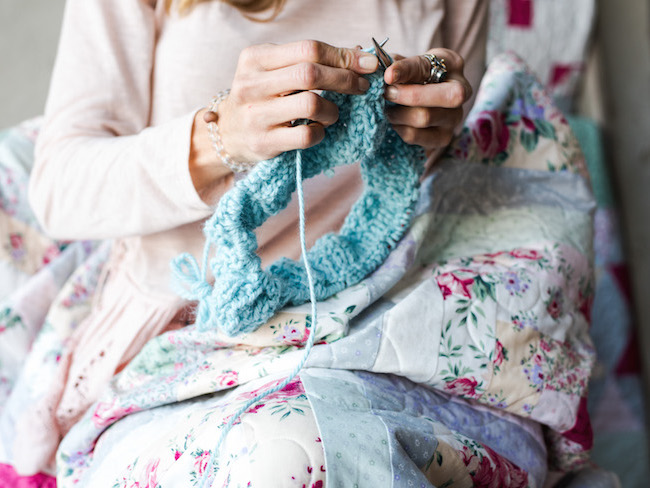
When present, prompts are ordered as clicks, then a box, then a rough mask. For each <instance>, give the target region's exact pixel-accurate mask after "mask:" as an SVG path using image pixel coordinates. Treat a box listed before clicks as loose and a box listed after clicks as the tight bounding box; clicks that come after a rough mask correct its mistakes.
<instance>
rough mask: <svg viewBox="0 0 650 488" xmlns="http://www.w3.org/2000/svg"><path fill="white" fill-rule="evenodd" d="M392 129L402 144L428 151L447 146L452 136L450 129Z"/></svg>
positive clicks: (400, 126)
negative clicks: (412, 145)
mask: <svg viewBox="0 0 650 488" xmlns="http://www.w3.org/2000/svg"><path fill="white" fill-rule="evenodd" d="M393 129H395V132H397V134H398V135H399V136H400V137H401V138H402V140H403V141H404V142H406V143H408V144H416V145H418V146H422V147H423V148H425V149H428V150H431V149H437V148H441V147H446V146H448V145H449V144H450V143H451V140H452V138H453V136H454V132H453V130H452V129H449V128H441V127H429V128H427V129H418V128H416V127H411V126H408V125H394V126H393Z"/></svg>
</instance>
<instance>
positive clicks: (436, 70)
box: [422, 53, 447, 85]
mask: <svg viewBox="0 0 650 488" xmlns="http://www.w3.org/2000/svg"><path fill="white" fill-rule="evenodd" d="M422 56H423V57H424V58H426V59H427V61H429V64H430V65H431V71H430V72H429V78H427V79H426V81H425V82H424V84H425V85H428V84H429V83H442V82H443V81H445V79H446V78H447V65H446V64H445V60H444V59H438V58H437V57H436V55H435V54H429V53H426V54H423V55H422Z"/></svg>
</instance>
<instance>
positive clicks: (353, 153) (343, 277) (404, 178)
mask: <svg viewBox="0 0 650 488" xmlns="http://www.w3.org/2000/svg"><path fill="white" fill-rule="evenodd" d="M367 78H368V80H369V81H370V88H369V89H368V91H367V92H366V93H365V94H363V95H356V96H352V95H342V94H339V93H333V92H324V93H323V94H322V96H323V97H324V98H326V99H327V100H330V101H332V102H334V103H335V104H336V105H337V106H338V107H339V120H338V121H337V122H336V123H335V124H333V125H332V126H330V127H328V128H327V130H326V132H325V138H324V140H323V141H322V142H321V143H320V144H318V145H316V146H314V147H312V148H309V149H305V150H302V151H299V152H296V151H290V152H287V153H283V154H281V155H280V156H278V157H276V158H273V159H270V160H267V161H262V162H260V163H258V164H257V166H256V167H255V168H254V169H253V170H252V171H251V172H250V173H249V175H248V176H247V177H246V178H245V179H243V180H240V181H239V182H238V183H237V184H236V185H235V186H234V187H233V188H232V189H231V190H230V191H229V192H228V193H226V194H225V195H224V196H223V197H222V198H221V200H220V201H219V204H218V206H217V209H216V211H215V213H214V214H213V215H212V217H211V218H210V219H208V220H207V221H206V223H205V226H204V234H205V236H206V248H205V252H204V260H203V261H204V263H203V272H201V269H200V268H199V266H198V264H197V262H196V260H195V259H194V258H192V257H191V256H189V255H187V254H184V255H181V256H179V257H178V258H176V260H174V262H173V268H174V271H175V273H176V276H177V277H178V278H179V281H181V282H182V283H184V285H185V286H186V287H187V289H185V290H184V291H183V293H182V294H181V296H183V297H191V298H190V299H193V300H198V301H199V303H200V304H199V312H198V314H197V320H196V324H197V327H198V328H199V329H200V330H208V329H210V328H214V327H218V328H220V329H221V330H222V331H223V332H224V333H225V334H227V335H229V336H233V335H238V334H242V333H250V332H252V331H254V330H256V329H257V328H258V327H259V326H260V325H262V324H263V323H265V322H266V321H268V320H269V319H270V318H271V317H272V316H273V315H274V314H275V313H276V312H277V311H278V310H279V309H280V308H282V307H284V306H285V305H287V304H291V305H299V304H302V303H305V302H306V301H308V300H309V295H310V294H309V286H308V279H307V273H306V267H305V266H304V265H303V264H302V263H300V262H296V261H293V260H290V259H287V258H282V259H280V260H278V261H276V262H275V263H273V264H272V265H271V266H270V267H269V268H267V269H265V270H264V269H262V267H261V260H260V258H259V256H257V254H256V252H257V247H258V245H257V240H256V237H255V234H254V232H253V231H254V229H256V228H257V227H259V226H260V225H262V224H263V223H264V222H265V221H266V220H267V219H268V218H269V217H271V216H272V215H275V214H277V213H278V212H280V211H281V210H282V209H284V208H285V207H286V206H287V205H288V203H289V201H290V199H291V195H292V194H293V192H294V191H295V190H296V188H297V186H298V183H297V180H302V179H307V178H311V177H313V176H315V175H317V174H319V173H322V172H327V171H330V170H332V169H333V168H334V167H336V166H339V165H344V164H352V163H355V162H360V165H361V174H362V178H363V181H364V184H365V188H364V191H363V194H362V195H361V196H360V198H359V199H358V200H357V202H356V203H355V204H354V206H353V207H352V209H351V210H350V213H349V214H348V216H347V217H346V219H345V222H344V224H343V226H342V228H341V230H340V231H339V233H338V234H327V235H325V236H323V237H321V238H320V239H319V240H318V241H317V242H316V243H315V244H314V246H313V247H312V248H311V250H309V251H308V252H307V255H306V256H305V259H307V261H308V263H309V267H310V268H311V270H312V271H313V279H314V293H315V297H316V298H317V299H318V300H324V299H326V298H328V297H330V296H332V295H333V294H335V293H338V292H339V291H341V290H343V289H344V288H346V287H349V286H352V285H354V284H356V283H358V282H359V281H361V280H362V279H363V278H365V277H366V276H367V275H368V274H369V273H371V272H372V271H374V270H375V269H376V268H377V267H378V266H379V265H380V264H381V263H382V262H383V261H384V259H385V258H386V257H387V256H388V254H389V253H390V250H391V249H392V248H393V247H394V246H395V244H396V243H397V241H398V240H399V239H401V237H402V235H403V233H404V232H405V231H406V228H407V227H408V224H409V223H410V218H411V213H412V209H413V207H414V205H415V203H416V202H417V199H418V196H419V178H420V175H421V173H422V170H423V168H424V160H425V158H424V151H423V150H422V148H420V147H417V146H411V145H409V144H406V143H405V142H404V141H402V139H401V138H400V137H399V136H398V135H397V133H396V132H395V131H394V130H393V129H392V127H391V126H390V124H389V123H388V121H387V119H386V116H385V113H384V111H385V105H386V101H385V99H384V97H383V91H384V82H383V72H382V71H381V70H380V71H378V72H376V73H373V74H372V75H369V76H367ZM296 158H300V159H301V165H300V167H301V168H302V174H299V175H296V164H293V162H294V161H295V160H296ZM299 189H300V190H301V189H302V187H301V186H300V188H299ZM299 194H300V195H301V193H300V192H299ZM212 246H214V247H215V249H216V252H215V253H214V255H213V256H212V257H211V258H210V259H209V260H208V254H209V252H210V249H211V247H212ZM208 261H209V262H208ZM208 265H209V266H210V269H211V271H212V275H213V276H214V277H215V282H214V285H213V286H210V285H209V284H207V282H206V279H205V276H206V271H207V266H208Z"/></svg>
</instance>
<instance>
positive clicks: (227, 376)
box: [217, 371, 239, 388]
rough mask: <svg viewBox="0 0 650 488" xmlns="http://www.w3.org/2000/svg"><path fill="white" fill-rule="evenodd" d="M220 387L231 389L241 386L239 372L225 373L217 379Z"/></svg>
mask: <svg viewBox="0 0 650 488" xmlns="http://www.w3.org/2000/svg"><path fill="white" fill-rule="evenodd" d="M217 383H218V384H219V386H222V387H224V388H230V387H233V386H235V385H238V384H239V378H238V375H237V371H225V372H223V373H221V375H219V377H218V379H217Z"/></svg>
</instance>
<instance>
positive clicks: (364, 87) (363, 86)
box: [359, 76, 370, 92]
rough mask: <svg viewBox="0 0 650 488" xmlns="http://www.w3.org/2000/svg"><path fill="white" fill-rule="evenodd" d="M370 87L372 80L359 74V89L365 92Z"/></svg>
mask: <svg viewBox="0 0 650 488" xmlns="http://www.w3.org/2000/svg"><path fill="white" fill-rule="evenodd" d="M368 88H370V82H369V81H368V80H366V79H365V78H364V77H363V76H359V90H361V91H362V92H365V91H366V90H367V89H368Z"/></svg>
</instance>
